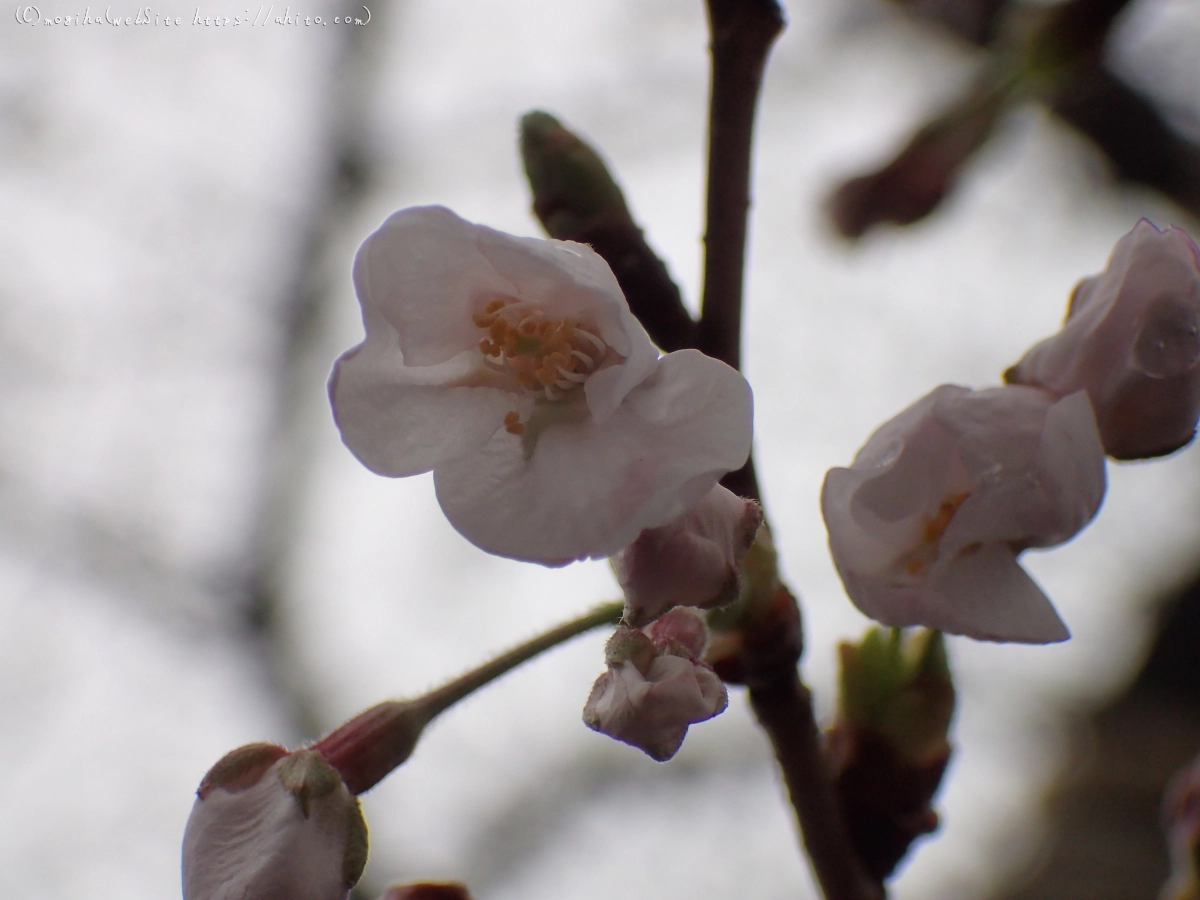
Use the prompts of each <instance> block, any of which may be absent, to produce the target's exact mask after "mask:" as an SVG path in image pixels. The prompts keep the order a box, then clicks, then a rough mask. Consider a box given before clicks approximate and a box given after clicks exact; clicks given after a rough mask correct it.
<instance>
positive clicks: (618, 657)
mask: <svg viewBox="0 0 1200 900" xmlns="http://www.w3.org/2000/svg"><path fill="white" fill-rule="evenodd" d="M706 639H707V631H706V628H705V625H704V620H703V618H701V616H700V614H699V613H697V612H694V611H693V610H690V609H685V608H682V607H680V608H677V609H673V610H671V611H670V612H669V613H667V614H666V615H664V616H662V617H661V618H659V619H658V620H657V621H655V622H654V623H653V624H652V625H651V626H650V627H649V628H647V629H646V630H644V631H642V630H639V629H637V628H630V627H628V626H625V625H622V626H620V627H619V628H617V630H616V632H615V633H614V634H613V636H612V637H611V638H609V641H608V644H607V645H606V646H605V648H604V653H605V661H606V662H607V663H608V671H606V672H605V673H604V674H602V675H601V676H600V677H599V678H598V679H596V683H595V685H593V687H592V693H591V695H590V696H589V697H588V701H587V704H586V705H585V706H584V709H583V721H584V723H585V724H586V725H587V726H588V727H589V728H591V729H593V730H595V731H599V732H602V733H604V734H607V735H608V736H609V737H613V738H616V739H617V740H618V741H623V742H624V743H626V744H630V745H632V746H634V747H638V748H639V749H641V750H643V751H645V752H646V753H647V754H648V755H649V756H651V757H652V758H654V759H656V760H659V761H660V762H661V761H663V760H668V759H670V758H671V757H672V756H674V755H675V754H676V753H678V752H679V748H680V746H682V745H683V739H684V736H685V735H686V734H687V730H688V726H689V725H693V724H695V723H696V722H703V721H704V720H705V719H711V718H712V717H713V716H715V715H717V714H718V713H720V712H722V711H723V710H724V709H725V707H726V706H727V705H728V704H729V696H728V694H727V693H726V691H725V685H724V684H723V683H722V682H721V679H720V678H718V677H717V674H716V673H715V672H714V671H713V670H712V668H710V667H709V666H708V665H706V664H705V663H703V662H701V661H700V656H701V655H702V654H703V653H704V645H705V641H706Z"/></svg>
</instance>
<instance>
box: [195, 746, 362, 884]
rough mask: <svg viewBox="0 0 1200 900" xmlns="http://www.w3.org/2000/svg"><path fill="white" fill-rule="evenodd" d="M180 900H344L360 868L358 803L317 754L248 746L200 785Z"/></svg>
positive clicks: (360, 822)
mask: <svg viewBox="0 0 1200 900" xmlns="http://www.w3.org/2000/svg"><path fill="white" fill-rule="evenodd" d="M196 794H197V799H196V803H195V805H194V806H193V807H192V814H191V816H190V817H189V818H188V824H187V829H186V830H185V832H184V835H183V897H184V900H346V898H348V897H349V896H350V888H352V887H353V886H354V884H355V883H356V882H357V881H358V878H359V876H360V875H361V874H362V870H363V867H364V866H365V865H366V861H367V826H366V823H365V822H364V821H363V817H362V812H361V810H360V809H359V806H358V800H357V799H356V798H355V797H353V796H352V795H351V794H350V792H349V791H348V790H347V789H346V786H345V784H343V783H342V779H341V776H340V775H338V773H337V771H336V770H334V769H333V767H332V766H330V765H329V763H327V762H326V761H325V760H324V759H323V758H322V757H321V755H320V754H319V753H315V752H313V751H311V750H297V751H295V752H293V753H288V751H287V750H285V749H284V748H283V747H279V746H276V745H274V744H249V745H247V746H245V747H240V748H238V749H237V750H234V751H233V752H231V753H229V754H228V755H227V756H225V757H224V758H223V759H222V760H221V761H220V762H218V763H217V764H216V765H215V766H213V768H212V769H211V770H210V771H209V773H208V774H207V775H206V776H205V777H204V780H203V781H202V782H201V783H200V788H199V790H198V791H197V792H196Z"/></svg>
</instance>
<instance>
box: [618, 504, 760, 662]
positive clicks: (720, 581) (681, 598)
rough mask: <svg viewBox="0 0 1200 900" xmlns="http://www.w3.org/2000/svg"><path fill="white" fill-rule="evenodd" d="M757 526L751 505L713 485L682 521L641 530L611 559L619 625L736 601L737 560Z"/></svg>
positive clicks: (757, 510) (755, 509)
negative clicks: (619, 596)
mask: <svg viewBox="0 0 1200 900" xmlns="http://www.w3.org/2000/svg"><path fill="white" fill-rule="evenodd" d="M760 524H762V509H761V508H760V507H759V505H758V504H757V503H755V502H754V501H753V500H744V499H742V498H741V497H738V496H737V495H736V494H733V493H731V492H730V491H727V490H726V489H725V488H723V487H721V486H720V485H716V486H714V487H713V489H712V490H711V491H709V493H708V495H707V496H706V497H705V498H704V499H703V500H701V501H700V502H699V503H698V504H696V506H694V507H692V508H691V509H690V510H688V511H687V512H686V513H684V514H683V515H682V516H679V517H678V518H675V519H673V520H671V521H670V522H668V523H667V524H666V525H663V526H661V527H659V528H647V529H645V530H644V531H642V533H641V534H639V535H638V536H637V539H636V540H635V541H634V542H633V543H632V544H630V545H629V546H628V547H626V548H625V549H624V550H622V551H621V552H620V553H618V554H617V555H616V556H614V557H613V559H612V563H613V570H614V571H615V572H616V575H617V582H618V583H619V584H620V585H621V589H622V590H623V591H624V592H625V621H626V622H627V623H628V624H630V625H634V626H642V625H645V624H646V623H648V622H651V621H653V620H655V619H657V618H658V617H659V616H661V615H662V614H663V613H664V612H666V611H667V610H668V609H670V608H671V607H673V606H695V607H699V608H701V609H708V608H710V607H714V606H724V605H725V604H727V603H731V602H733V601H734V600H736V599H737V594H738V587H739V584H740V575H739V573H740V568H741V562H742V557H743V556H745V554H746V551H747V550H748V549H749V547H750V544H751V543H752V542H753V541H754V535H755V533H756V532H757V531H758V526H759V525H760ZM697 655H698V654H697Z"/></svg>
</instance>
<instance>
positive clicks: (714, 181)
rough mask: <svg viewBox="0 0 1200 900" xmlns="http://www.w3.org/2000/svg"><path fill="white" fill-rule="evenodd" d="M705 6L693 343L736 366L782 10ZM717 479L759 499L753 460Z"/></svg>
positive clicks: (711, 0) (722, 0) (759, 0)
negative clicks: (706, 84) (703, 144)
mask: <svg viewBox="0 0 1200 900" xmlns="http://www.w3.org/2000/svg"><path fill="white" fill-rule="evenodd" d="M707 7H708V24H709V29H710V33H711V36H712V44H711V47H710V50H711V52H712V90H711V95H710V97H709V107H708V210H707V213H706V218H705V225H704V295H703V300H702V302H701V306H700V313H701V314H700V326H699V329H698V330H697V346H698V347H699V349H700V350H701V352H703V353H706V354H708V355H709V356H712V357H715V358H716V359H719V360H721V361H722V362H726V363H728V364H729V365H731V366H733V367H734V368H735V369H740V368H741V361H742V360H741V344H742V285H743V282H744V278H745V268H746V218H747V215H748V214H749V212H750V147H751V141H752V139H753V133H754V112H755V108H756V107H757V105H758V92H759V88H760V87H761V86H762V75H763V69H764V68H765V67H766V64H767V54H768V53H770V50H771V45H772V44H773V43H774V42H775V38H776V37H778V36H779V33H780V32H781V31H782V30H783V10H782V9H780V7H779V4H778V3H776V2H775V0H708V2H707ZM721 484H723V485H724V486H725V487H726V488H728V489H729V490H731V491H733V492H734V493H735V494H738V495H739V496H742V497H752V498H754V499H756V500H757V499H760V498H761V493H760V492H759V487H758V477H757V476H756V475H755V472H754V460H753V458H751V459H748V460H747V461H746V464H745V465H744V466H742V468H740V469H738V470H737V471H736V472H730V473H729V474H728V475H726V476H725V477H724V478H722V479H721Z"/></svg>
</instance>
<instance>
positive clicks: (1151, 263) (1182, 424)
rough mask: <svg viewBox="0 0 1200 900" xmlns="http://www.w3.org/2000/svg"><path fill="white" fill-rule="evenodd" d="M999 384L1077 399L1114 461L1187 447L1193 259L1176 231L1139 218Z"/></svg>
mask: <svg viewBox="0 0 1200 900" xmlns="http://www.w3.org/2000/svg"><path fill="white" fill-rule="evenodd" d="M1004 378H1005V380H1006V381H1008V382H1009V383H1011V384H1028V385H1034V386H1036V387H1040V388H1044V389H1045V390H1048V391H1051V392H1052V393H1054V394H1055V395H1056V396H1060V397H1062V396H1066V395H1067V394H1070V393H1073V392H1075V391H1078V390H1086V391H1087V392H1088V397H1089V398H1090V399H1091V401H1092V406H1093V408H1094V409H1095V411H1096V421H1097V424H1098V425H1099V427H1100V436H1101V438H1102V439H1103V441H1104V449H1105V450H1106V451H1107V453H1108V454H1109V455H1110V456H1112V457H1114V458H1116V459H1144V458H1147V457H1152V456H1162V455H1164V454H1166V453H1171V452H1172V451H1174V450H1178V449H1179V448H1180V447H1182V446H1184V445H1185V444H1187V443H1189V442H1190V441H1191V440H1192V438H1193V437H1194V436H1195V432H1196V419H1197V417H1198V416H1200V250H1198V249H1197V248H1196V245H1195V244H1194V243H1193V242H1192V239H1191V238H1189V237H1188V236H1187V234H1186V233H1185V232H1184V231H1183V230H1182V229H1179V228H1173V227H1172V228H1168V229H1167V230H1166V231H1159V230H1158V229H1157V228H1155V227H1154V226H1153V225H1152V224H1150V222H1148V221H1146V220H1145V219H1142V220H1141V221H1140V222H1138V223H1137V225H1135V226H1134V227H1133V230H1132V231H1130V232H1129V233H1128V234H1126V235H1125V236H1124V237H1122V238H1121V239H1120V240H1119V241H1117V244H1116V246H1115V247H1114V248H1113V252H1112V256H1111V257H1109V260H1108V267H1107V268H1106V269H1105V270H1104V271H1103V272H1102V273H1101V274H1099V275H1096V276H1093V277H1092V278H1087V279H1085V280H1084V281H1082V282H1080V283H1079V285H1078V286H1077V287H1076V288H1075V292H1074V293H1073V294H1072V296H1071V303H1070V306H1069V308H1068V310H1067V321H1066V323H1065V324H1064V325H1063V327H1062V330H1061V331H1059V332H1058V334H1056V335H1054V336H1052V337H1049V338H1047V339H1046V340H1044V341H1042V342H1040V343H1039V344H1036V345H1035V346H1034V347H1033V348H1032V349H1030V350H1029V352H1027V353H1026V354H1025V355H1024V356H1023V357H1022V358H1021V361H1020V362H1018V363H1017V364H1016V365H1015V366H1013V367H1012V368H1010V369H1009V370H1008V371H1007V372H1005V373H1004Z"/></svg>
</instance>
